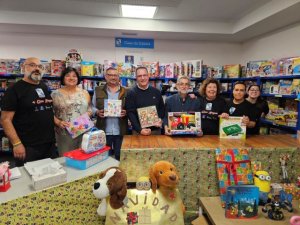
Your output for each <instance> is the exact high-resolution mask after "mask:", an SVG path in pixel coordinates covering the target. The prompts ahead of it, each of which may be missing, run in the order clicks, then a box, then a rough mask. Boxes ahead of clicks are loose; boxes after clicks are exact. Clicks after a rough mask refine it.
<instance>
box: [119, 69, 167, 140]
mask: <svg viewBox="0 0 300 225" xmlns="http://www.w3.org/2000/svg"><path fill="white" fill-rule="evenodd" d="M125 105H126V110H127V115H128V118H129V120H130V122H131V125H132V127H133V131H132V133H133V134H141V135H151V134H161V126H162V119H163V117H164V102H163V99H162V96H161V93H160V91H159V90H158V89H156V88H154V87H152V86H150V85H149V74H148V70H147V68H146V67H138V68H137V69H136V86H134V87H133V88H132V89H130V90H129V91H128V94H127V98H126V104H125ZM148 106H155V107H156V110H157V114H158V117H159V122H157V123H156V124H155V126H152V127H148V128H142V127H141V124H140V122H139V119H138V114H137V109H138V108H143V107H148Z"/></svg>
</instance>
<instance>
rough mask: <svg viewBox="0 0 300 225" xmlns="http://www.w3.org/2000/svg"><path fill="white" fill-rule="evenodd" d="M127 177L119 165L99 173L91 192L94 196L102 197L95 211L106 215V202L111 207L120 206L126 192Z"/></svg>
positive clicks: (117, 207)
mask: <svg viewBox="0 0 300 225" xmlns="http://www.w3.org/2000/svg"><path fill="white" fill-rule="evenodd" d="M126 184H127V177H126V174H125V172H124V171H123V170H121V169H120V168H119V167H110V168H108V169H106V170H105V171H103V172H101V173H100V179H99V180H98V181H97V182H95V183H94V188H93V193H94V195H95V196H96V198H99V199H102V201H101V203H100V205H99V207H98V209H97V213H98V215H100V216H105V215H106V209H107V202H109V204H110V206H111V207H112V208H113V209H119V208H121V207H122V206H123V205H124V203H123V200H124V198H125V197H126V194H127V187H126Z"/></svg>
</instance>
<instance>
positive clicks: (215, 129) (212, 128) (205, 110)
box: [200, 96, 226, 134]
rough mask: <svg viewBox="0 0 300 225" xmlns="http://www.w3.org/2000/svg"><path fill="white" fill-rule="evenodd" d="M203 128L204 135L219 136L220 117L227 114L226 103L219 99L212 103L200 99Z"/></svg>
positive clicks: (202, 98) (203, 98)
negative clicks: (224, 113)
mask: <svg viewBox="0 0 300 225" xmlns="http://www.w3.org/2000/svg"><path fill="white" fill-rule="evenodd" d="M200 112H201V126H202V131H203V134H219V117H218V116H219V115H220V114H222V113H223V112H226V101H225V100H224V99H223V98H222V97H219V96H218V97H217V98H215V99H214V100H212V101H209V100H207V99H206V98H205V97H200Z"/></svg>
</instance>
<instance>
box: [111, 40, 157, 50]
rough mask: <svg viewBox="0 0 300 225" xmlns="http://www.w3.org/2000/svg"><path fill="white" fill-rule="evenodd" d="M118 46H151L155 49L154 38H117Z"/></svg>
mask: <svg viewBox="0 0 300 225" xmlns="http://www.w3.org/2000/svg"><path fill="white" fill-rule="evenodd" d="M115 47H116V48H150V49H154V39H141V38H115Z"/></svg>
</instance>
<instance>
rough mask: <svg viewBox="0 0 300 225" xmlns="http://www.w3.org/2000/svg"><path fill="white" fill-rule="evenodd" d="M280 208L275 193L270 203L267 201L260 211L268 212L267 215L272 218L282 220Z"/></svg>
mask: <svg viewBox="0 0 300 225" xmlns="http://www.w3.org/2000/svg"><path fill="white" fill-rule="evenodd" d="M281 209H282V205H281V204H280V201H279V196H278V195H276V196H275V197H274V199H273V200H272V201H271V202H270V203H267V204H266V205H265V206H264V207H263V208H262V211H263V212H264V213H268V217H269V218H270V219H272V220H283V218H284V215H283V212H282V210H281Z"/></svg>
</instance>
